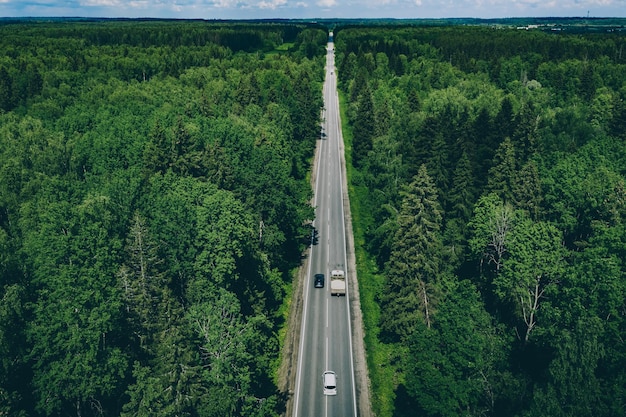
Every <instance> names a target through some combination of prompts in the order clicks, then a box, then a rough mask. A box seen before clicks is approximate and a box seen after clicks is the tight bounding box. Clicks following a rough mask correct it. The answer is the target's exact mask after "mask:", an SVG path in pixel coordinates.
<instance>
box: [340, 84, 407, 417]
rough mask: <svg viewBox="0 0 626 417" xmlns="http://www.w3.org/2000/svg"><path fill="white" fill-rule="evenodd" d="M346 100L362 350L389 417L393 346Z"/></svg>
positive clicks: (376, 399) (377, 400) (377, 403)
mask: <svg viewBox="0 0 626 417" xmlns="http://www.w3.org/2000/svg"><path fill="white" fill-rule="evenodd" d="M347 107H348V106H347V103H346V97H345V94H344V93H343V92H341V91H340V92H339V109H340V112H341V124H342V126H341V130H342V134H343V140H344V145H345V159H346V171H347V173H348V193H349V195H350V210H351V212H352V227H353V232H354V246H355V248H354V249H355V255H356V264H357V275H358V279H359V293H360V296H361V310H362V312H363V325H364V327H365V350H366V355H367V366H368V372H369V377H370V381H371V384H372V387H371V388H372V389H371V395H372V406H373V409H374V414H375V415H376V416H378V417H392V415H393V411H394V400H395V393H394V390H395V388H396V387H397V385H398V383H399V381H398V380H397V379H398V375H397V372H396V369H395V366H392V365H391V364H392V363H393V358H394V357H397V352H396V353H394V346H393V345H386V344H383V343H381V342H380V341H379V340H378V332H379V328H378V323H379V319H380V308H379V306H378V304H377V303H376V296H377V294H378V293H379V290H380V287H381V286H382V285H383V276H382V275H381V274H380V273H379V271H378V268H377V267H376V264H375V262H374V260H373V259H372V258H370V257H369V255H368V253H367V252H366V250H365V230H366V229H367V225H368V223H370V222H369V221H368V219H367V217H368V214H367V213H368V211H367V208H364V207H366V204H367V193H366V190H365V189H364V187H363V186H359V185H355V184H356V181H354V179H355V177H356V176H358V175H359V174H358V172H357V171H356V170H355V169H354V168H353V167H352V153H351V152H352V139H353V136H352V128H351V126H350V125H349V124H348V115H347V114H346V109H347Z"/></svg>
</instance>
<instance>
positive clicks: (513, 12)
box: [0, 0, 626, 19]
mask: <svg viewBox="0 0 626 417" xmlns="http://www.w3.org/2000/svg"><path fill="white" fill-rule="evenodd" d="M587 13H589V16H592V17H626V0H173V1H172V0H0V17H24V16H36V17H40V16H44V17H45V16H81V17H131V18H133V17H157V18H199V19H252V18H372V17H391V18H445V17H478V18H494V17H556V16H558V17H569V16H575V17H579V16H587Z"/></svg>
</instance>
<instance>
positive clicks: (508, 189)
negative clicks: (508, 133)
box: [487, 137, 517, 203]
mask: <svg viewBox="0 0 626 417" xmlns="http://www.w3.org/2000/svg"><path fill="white" fill-rule="evenodd" d="M516 178H517V159H516V157H515V147H514V146H513V142H512V141H511V139H510V138H508V137H507V138H505V139H504V140H503V141H502V143H501V144H500V146H499V147H498V150H497V151H496V154H495V156H494V157H493V164H492V167H491V169H490V170H489V178H488V180H487V191H488V192H492V193H495V194H497V195H498V196H499V197H500V198H501V199H502V200H504V201H506V202H509V203H512V202H513V201H514V199H513V184H514V183H515V179H516Z"/></svg>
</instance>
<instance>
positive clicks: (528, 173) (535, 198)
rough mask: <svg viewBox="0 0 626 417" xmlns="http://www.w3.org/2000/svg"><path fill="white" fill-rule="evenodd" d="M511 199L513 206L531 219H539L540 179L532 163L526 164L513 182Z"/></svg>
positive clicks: (534, 164) (535, 165)
mask: <svg viewBox="0 0 626 417" xmlns="http://www.w3.org/2000/svg"><path fill="white" fill-rule="evenodd" d="M513 199H514V203H515V206H516V207H517V208H519V209H522V210H525V211H526V212H528V214H529V215H530V217H531V218H532V219H534V220H537V219H538V218H539V213H540V210H541V201H542V192H541V179H540V178H539V170H538V168H537V164H536V163H535V162H534V161H529V162H528V163H526V164H525V165H524V166H523V167H522V169H521V171H520V172H519V175H518V176H517V177H516V179H515V181H514V182H513Z"/></svg>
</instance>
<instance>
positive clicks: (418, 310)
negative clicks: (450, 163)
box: [381, 165, 442, 340]
mask: <svg viewBox="0 0 626 417" xmlns="http://www.w3.org/2000/svg"><path fill="white" fill-rule="evenodd" d="M401 195H402V207H401V209H400V213H399V214H398V230H397V232H396V235H395V238H394V244H393V247H392V250H391V256H390V259H389V263H388V264H387V266H386V269H385V275H386V278H387V280H386V284H385V287H384V290H383V294H382V306H381V308H382V312H383V313H382V315H381V330H382V332H383V335H384V337H385V338H387V339H389V340H402V339H406V338H407V337H408V336H410V335H411V334H412V333H413V331H414V330H415V326H416V323H417V322H418V321H422V322H423V323H425V324H426V326H427V327H430V325H431V320H432V319H431V316H432V314H433V310H434V306H435V304H436V295H435V294H436V293H437V286H438V277H439V273H440V269H441V265H440V259H441V237H440V229H441V220H442V219H441V208H440V205H439V201H438V192H437V189H436V187H435V185H434V183H433V180H432V179H431V178H430V176H429V175H428V172H427V169H426V166H425V165H422V166H421V167H420V169H419V172H418V173H417V175H416V176H415V177H414V178H413V181H412V182H411V183H410V184H409V185H408V186H407V187H406V189H405V190H404V191H403V192H402V193H401Z"/></svg>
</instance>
